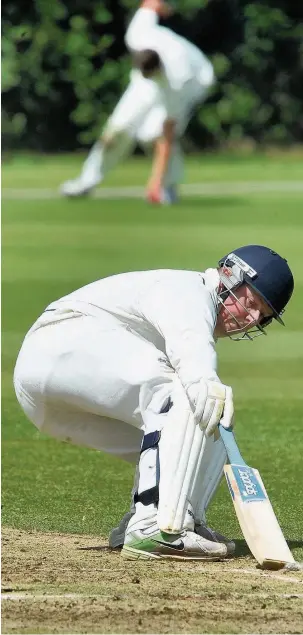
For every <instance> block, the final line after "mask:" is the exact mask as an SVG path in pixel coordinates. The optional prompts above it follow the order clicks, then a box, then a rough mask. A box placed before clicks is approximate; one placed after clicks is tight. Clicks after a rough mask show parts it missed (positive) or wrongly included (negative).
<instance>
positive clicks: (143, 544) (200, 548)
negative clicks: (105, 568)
mask: <svg viewBox="0 0 303 635" xmlns="http://www.w3.org/2000/svg"><path fill="white" fill-rule="evenodd" d="M121 554H122V556H124V557H125V558H128V559H129V560H152V559H158V560H159V559H160V560H164V559H171V560H211V561H215V560H221V559H222V558H226V556H227V555H228V554H227V547H226V545H225V544H223V543H222V544H221V543H218V542H212V541H210V540H207V539H206V538H203V537H201V536H199V535H198V534H196V533H195V532H193V531H188V530H186V531H182V532H181V533H179V534H167V533H165V532H163V531H160V530H159V527H158V525H157V523H153V524H152V525H151V526H150V527H147V528H145V529H133V530H131V529H130V530H128V531H127V532H126V535H125V542H124V545H123V549H122V551H121Z"/></svg>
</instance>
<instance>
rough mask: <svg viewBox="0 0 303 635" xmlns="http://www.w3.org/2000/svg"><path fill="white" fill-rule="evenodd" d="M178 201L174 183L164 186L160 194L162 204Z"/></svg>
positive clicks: (171, 203)
mask: <svg viewBox="0 0 303 635" xmlns="http://www.w3.org/2000/svg"><path fill="white" fill-rule="evenodd" d="M177 202H178V194H177V189H176V187H175V185H170V186H169V187H164V188H163V190H162V194H161V203H162V205H173V204H174V203H177Z"/></svg>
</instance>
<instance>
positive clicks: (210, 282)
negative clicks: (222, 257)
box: [203, 269, 220, 313]
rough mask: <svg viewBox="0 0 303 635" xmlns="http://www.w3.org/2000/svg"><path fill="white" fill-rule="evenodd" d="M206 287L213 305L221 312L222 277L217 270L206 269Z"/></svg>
mask: <svg viewBox="0 0 303 635" xmlns="http://www.w3.org/2000/svg"><path fill="white" fill-rule="evenodd" d="M203 275H204V280H205V286H206V287H207V289H208V290H209V292H210V294H211V297H212V299H213V303H214V305H215V307H216V311H217V313H218V311H219V300H218V291H219V286H220V276H219V273H218V270H217V269H206V271H205V272H204V274H203Z"/></svg>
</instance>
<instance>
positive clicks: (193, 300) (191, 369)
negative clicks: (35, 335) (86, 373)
mask: <svg viewBox="0 0 303 635" xmlns="http://www.w3.org/2000/svg"><path fill="white" fill-rule="evenodd" d="M218 286H219V275H218V272H217V270H216V269H207V270H206V271H205V272H204V273H200V272H196V271H183V270H171V269H158V270H149V271H135V272H129V273H121V274H118V275H114V276H110V277H108V278H103V279H101V280H97V281H96V282H92V283H90V284H88V285H86V286H84V287H82V288H80V289H78V290H77V291H74V292H72V293H70V294H69V295H67V296H64V297H63V298H61V299H60V300H57V301H56V302H53V303H52V304H50V305H49V306H48V307H47V311H46V313H44V314H43V321H44V323H45V320H47V319H48V316H49V320H50V321H51V320H52V312H51V310H53V309H58V308H60V309H62V310H73V311H76V312H79V313H82V314H84V315H92V316H95V317H96V318H99V319H100V320H103V321H108V322H109V324H112V326H113V328H116V327H119V326H120V327H121V328H126V329H127V330H129V331H131V332H132V333H133V334H135V335H136V336H138V337H141V338H144V339H145V340H147V341H149V342H151V343H153V344H154V345H155V346H156V347H157V349H158V350H159V351H162V352H163V353H165V354H166V356H167V358H168V360H169V363H170V364H171V366H172V368H173V369H174V370H175V371H176V372H177V374H178V376H179V378H180V380H181V382H182V384H183V386H184V388H185V389H186V390H188V389H189V388H190V386H191V385H192V384H194V383H197V382H199V380H200V379H201V378H205V379H214V380H217V381H218V376H217V373H216V368H217V355H216V351H215V340H214V329H215V325H216V321H217V312H218V298H217V290H218ZM33 328H35V325H34V326H33ZM143 363H144V360H143Z"/></svg>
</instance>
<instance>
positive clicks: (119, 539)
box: [108, 511, 236, 556]
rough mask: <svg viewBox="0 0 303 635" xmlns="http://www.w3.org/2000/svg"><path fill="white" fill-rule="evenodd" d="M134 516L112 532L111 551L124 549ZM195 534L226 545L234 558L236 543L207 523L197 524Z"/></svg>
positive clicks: (123, 521) (128, 517) (128, 514)
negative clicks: (126, 535) (127, 529)
mask: <svg viewBox="0 0 303 635" xmlns="http://www.w3.org/2000/svg"><path fill="white" fill-rule="evenodd" d="M133 515H134V511H133V512H127V513H126V514H124V516H123V518H122V519H121V521H120V523H119V525H118V526H117V527H114V529H112V530H111V532H110V534H109V539H108V543H109V546H110V547H111V549H121V548H122V547H123V544H124V540H125V532H126V528H127V525H128V523H129V521H130V519H131V518H132V517H133ZM195 533H196V534H198V535H199V536H201V537H202V538H206V540H210V541H212V542H218V543H223V544H224V545H226V548H227V555H228V556H232V555H233V554H234V552H235V548H236V546H235V543H234V541H233V540H231V539H230V538H227V537H226V536H223V534H220V533H219V532H218V531H215V530H214V529H211V528H210V527H207V525H206V524H205V523H202V522H201V523H199V524H198V523H196V524H195Z"/></svg>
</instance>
